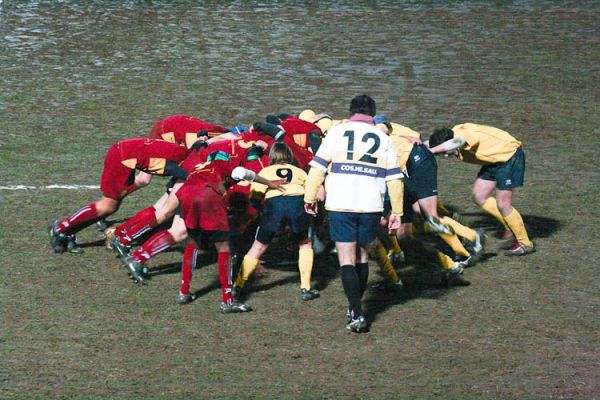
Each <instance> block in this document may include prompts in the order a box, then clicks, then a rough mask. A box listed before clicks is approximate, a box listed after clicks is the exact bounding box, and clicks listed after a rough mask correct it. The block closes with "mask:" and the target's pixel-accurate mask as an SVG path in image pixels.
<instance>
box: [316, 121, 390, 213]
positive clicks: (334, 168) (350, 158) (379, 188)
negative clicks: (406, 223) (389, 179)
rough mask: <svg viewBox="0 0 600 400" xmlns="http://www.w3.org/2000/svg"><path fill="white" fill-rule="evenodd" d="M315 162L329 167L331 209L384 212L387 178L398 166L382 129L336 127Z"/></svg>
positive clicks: (352, 124)
mask: <svg viewBox="0 0 600 400" xmlns="http://www.w3.org/2000/svg"><path fill="white" fill-rule="evenodd" d="M324 161H325V163H323V162H324ZM315 162H316V163H318V164H321V165H324V164H325V165H327V164H329V174H328V175H327V178H326V180H325V189H326V191H327V198H326V201H325V207H326V208H327V209H328V210H334V211H350V212H378V211H382V210H383V195H384V193H385V178H386V175H387V174H388V169H389V168H391V167H392V166H395V165H396V154H395V152H394V150H393V148H392V145H391V142H390V140H389V138H388V137H387V136H386V135H385V134H384V133H383V132H382V131H381V130H379V129H378V128H376V127H375V126H372V125H369V124H367V123H363V122H354V121H349V122H345V123H342V124H339V125H336V126H334V127H332V128H331V129H330V130H329V133H328V135H327V136H326V137H325V139H324V141H323V144H322V145H321V147H320V149H319V151H318V152H317V155H316V156H315V159H314V161H313V163H315Z"/></svg>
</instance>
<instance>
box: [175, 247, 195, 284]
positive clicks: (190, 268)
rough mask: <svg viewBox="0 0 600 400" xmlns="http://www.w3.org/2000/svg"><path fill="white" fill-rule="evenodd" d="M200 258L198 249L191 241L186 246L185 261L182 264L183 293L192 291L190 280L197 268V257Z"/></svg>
mask: <svg viewBox="0 0 600 400" xmlns="http://www.w3.org/2000/svg"><path fill="white" fill-rule="evenodd" d="M197 258H198V249H197V248H196V246H195V245H194V243H192V242H191V241H190V242H189V243H188V244H187V246H185V252H184V253H183V262H182V264H181V287H180V289H179V291H180V292H181V293H182V294H189V293H190V282H191V281H192V276H193V275H194V270H195V269H196V259H197Z"/></svg>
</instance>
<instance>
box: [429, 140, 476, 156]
mask: <svg viewBox="0 0 600 400" xmlns="http://www.w3.org/2000/svg"><path fill="white" fill-rule="evenodd" d="M465 143H467V141H466V140H465V138H464V137H460V136H458V137H455V138H453V139H450V140H446V141H445V142H444V143H441V144H439V145H437V146H435V147H433V148H431V149H430V150H431V152H432V153H433V154H437V153H450V152H452V151H454V150H457V149H460V148H461V147H463V146H464V145H465Z"/></svg>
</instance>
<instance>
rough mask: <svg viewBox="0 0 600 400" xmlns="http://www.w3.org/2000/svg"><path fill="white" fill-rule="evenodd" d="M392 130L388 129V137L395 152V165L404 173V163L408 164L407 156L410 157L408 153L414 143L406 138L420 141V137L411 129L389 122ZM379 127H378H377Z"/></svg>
mask: <svg viewBox="0 0 600 400" xmlns="http://www.w3.org/2000/svg"><path fill="white" fill-rule="evenodd" d="M390 125H391V126H392V129H391V130H389V129H388V135H389V137H390V140H391V141H392V146H393V147H394V150H395V151H396V158H397V165H398V166H399V167H400V168H401V169H402V170H403V171H406V163H407V162H408V156H410V152H411V151H412V149H413V146H414V143H412V142H411V141H409V140H408V139H407V138H406V136H408V137H412V138H415V139H419V140H420V139H421V135H420V134H419V132H416V131H413V130H412V129H410V128H408V127H406V126H403V125H400V124H397V123H395V122H390ZM378 126H379V125H378Z"/></svg>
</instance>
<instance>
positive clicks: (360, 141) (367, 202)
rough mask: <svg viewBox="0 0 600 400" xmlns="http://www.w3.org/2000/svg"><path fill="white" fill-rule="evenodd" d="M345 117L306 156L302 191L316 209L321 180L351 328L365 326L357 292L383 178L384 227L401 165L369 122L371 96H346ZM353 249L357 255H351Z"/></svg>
mask: <svg viewBox="0 0 600 400" xmlns="http://www.w3.org/2000/svg"><path fill="white" fill-rule="evenodd" d="M350 114H351V116H350V119H349V121H348V122H346V123H342V124H339V125H336V126H334V127H332V128H331V129H330V130H329V132H328V134H327V136H326V137H325V139H324V140H323V143H322V144H321V147H320V148H319V151H318V152H317V154H316V155H315V157H314V159H313V160H312V161H311V163H310V165H311V169H310V171H309V174H308V178H307V181H306V192H305V195H304V201H305V210H306V212H307V213H309V214H312V215H315V214H316V195H317V192H318V190H319V187H320V185H321V184H322V183H323V181H324V180H325V174H326V173H327V179H326V180H325V189H326V191H327V198H326V200H325V209H326V210H327V211H328V214H329V228H330V236H331V239H332V240H333V241H335V245H336V250H337V255H338V260H339V263H340V272H341V277H342V285H343V287H344V292H345V294H346V297H347V299H348V303H349V308H348V312H347V316H348V323H347V325H346V329H347V330H348V331H351V332H357V333H358V332H366V331H367V330H368V324H367V321H366V320H365V317H364V314H363V309H362V304H361V298H362V296H363V294H364V292H365V289H366V286H367V281H368V276H369V264H368V260H369V250H370V245H371V243H372V242H373V241H374V240H375V237H376V234H377V228H378V225H379V220H380V218H381V213H382V211H383V197H384V194H385V188H386V184H387V187H388V190H389V192H390V198H391V203H392V214H391V216H390V225H389V228H390V229H396V228H398V227H399V225H400V217H401V215H402V196H403V193H402V189H403V183H402V171H401V170H400V168H398V167H397V165H396V153H395V151H394V149H393V147H392V143H391V141H390V139H389V138H388V137H387V136H386V135H385V134H384V133H383V132H381V131H380V130H379V129H378V128H376V127H375V124H374V123H373V117H374V116H375V114H376V105H375V101H374V100H373V99H372V98H371V97H369V96H367V95H362V96H357V97H355V98H353V99H352V101H351V102H350ZM357 250H358V257H357Z"/></svg>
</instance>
